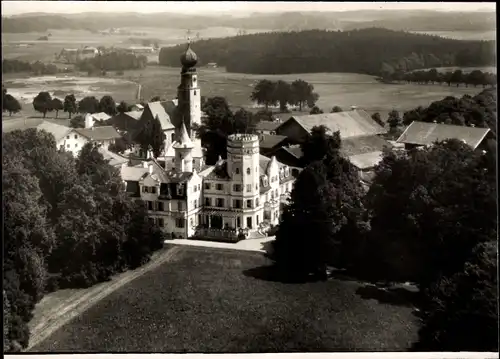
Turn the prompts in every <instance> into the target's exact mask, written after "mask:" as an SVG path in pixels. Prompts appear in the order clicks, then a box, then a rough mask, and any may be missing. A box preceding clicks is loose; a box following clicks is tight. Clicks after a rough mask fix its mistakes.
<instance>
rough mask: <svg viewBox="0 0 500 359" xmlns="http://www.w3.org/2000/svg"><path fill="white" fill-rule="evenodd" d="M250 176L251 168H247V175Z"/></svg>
mask: <svg viewBox="0 0 500 359" xmlns="http://www.w3.org/2000/svg"><path fill="white" fill-rule="evenodd" d="M249 174H250V167H248V168H247V175H249Z"/></svg>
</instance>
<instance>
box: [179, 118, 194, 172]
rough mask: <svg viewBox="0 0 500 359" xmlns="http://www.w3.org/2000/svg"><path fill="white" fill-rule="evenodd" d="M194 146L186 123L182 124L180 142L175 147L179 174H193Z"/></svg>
mask: <svg viewBox="0 0 500 359" xmlns="http://www.w3.org/2000/svg"><path fill="white" fill-rule="evenodd" d="M193 148H194V145H193V142H191V139H190V138H189V135H188V133H187V130H186V126H185V125H184V123H182V124H181V129H180V134H179V141H177V142H176V143H175V145H174V150H175V160H174V163H175V170H176V171H177V172H179V173H180V172H193V156H192V151H193Z"/></svg>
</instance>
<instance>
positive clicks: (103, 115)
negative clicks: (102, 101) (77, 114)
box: [90, 112, 111, 121]
mask: <svg viewBox="0 0 500 359" xmlns="http://www.w3.org/2000/svg"><path fill="white" fill-rule="evenodd" d="M90 116H92V117H93V118H94V120H97V121H106V120H109V119H110V118H111V116H110V115H108V114H107V113H105V112H99V113H92V114H90Z"/></svg>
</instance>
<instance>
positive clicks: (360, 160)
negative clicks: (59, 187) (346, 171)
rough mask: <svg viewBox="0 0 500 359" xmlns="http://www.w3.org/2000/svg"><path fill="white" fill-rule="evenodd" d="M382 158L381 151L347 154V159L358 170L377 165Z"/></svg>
mask: <svg viewBox="0 0 500 359" xmlns="http://www.w3.org/2000/svg"><path fill="white" fill-rule="evenodd" d="M382 158H383V153H382V151H374V152H368V153H362V154H359V155H353V156H349V161H351V163H352V164H353V165H354V166H356V167H357V168H359V169H360V170H366V169H369V168H373V167H375V166H376V165H378V164H379V162H380V161H382Z"/></svg>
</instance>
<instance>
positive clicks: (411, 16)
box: [2, 10, 496, 33]
mask: <svg viewBox="0 0 500 359" xmlns="http://www.w3.org/2000/svg"><path fill="white" fill-rule="evenodd" d="M110 27H158V28H170V29H188V28H189V29H191V30H199V29H204V28H207V27H234V28H238V29H242V30H261V29H269V30H273V31H288V30H312V29H320V30H352V29H356V28H357V29H360V28H367V27H384V28H389V29H393V30H403V29H404V30H409V31H410V30H411V31H455V30H460V31H465V30H468V31H484V30H493V29H495V27H496V25H495V13H492V12H477V13H447V12H440V11H422V10H413V11H400V10H397V11H396V10H392V11H388V10H359V11H344V12H319V11H314V12H282V13H270V14H266V13H254V14H251V15H250V16H242V15H240V16H236V15H217V16H213V15H212V16H209V15H207V16H200V15H189V16H188V15H185V14H175V13H154V14H138V13H116V14H109V13H96V12H92V13H81V14H65V15H57V14H49V13H47V14H44V13H31V14H30V13H28V14H24V15H17V16H10V17H2V32H3V33H26V32H40V31H42V32H43V31H47V30H49V29H94V30H100V29H106V28H110Z"/></svg>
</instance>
